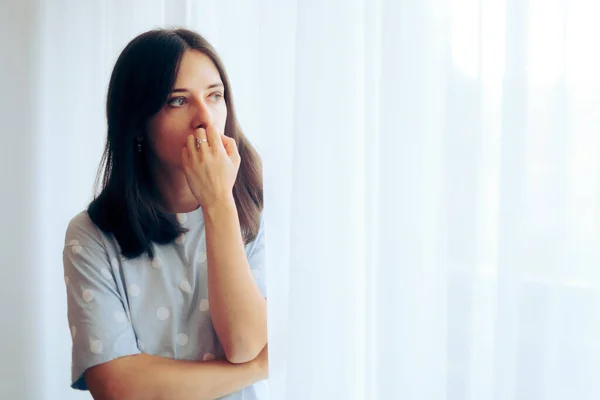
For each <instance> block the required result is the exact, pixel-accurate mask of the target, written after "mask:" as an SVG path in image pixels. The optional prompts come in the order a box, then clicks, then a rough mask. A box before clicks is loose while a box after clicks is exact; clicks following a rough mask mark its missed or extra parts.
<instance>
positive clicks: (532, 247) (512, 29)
mask: <svg viewBox="0 0 600 400" xmlns="http://www.w3.org/2000/svg"><path fill="white" fill-rule="evenodd" d="M343 4H344V5H343V6H342V3H339V4H338V5H337V7H335V6H333V5H332V4H331V3H326V4H323V3H322V2H319V1H307V2H302V6H300V5H298V14H297V24H298V25H297V36H296V41H295V45H296V48H297V51H296V75H295V76H296V81H295V82H296V86H295V102H294V125H293V130H292V131H291V133H289V132H290V131H285V130H284V132H283V133H282V135H286V133H288V135H287V141H285V145H284V146H281V147H285V148H286V149H287V148H290V149H292V150H291V152H292V155H293V156H292V157H291V158H290V160H291V161H289V162H288V164H286V165H287V166H288V167H286V168H277V169H276V168H274V166H275V165H276V163H275V162H274V160H275V156H274V155H273V152H272V151H267V153H266V156H267V160H268V161H270V163H269V164H267V167H266V172H267V173H268V174H270V175H269V177H270V179H268V180H267V183H270V184H275V183H279V182H286V184H287V185H290V186H291V189H290V190H288V191H287V195H288V200H287V202H284V203H286V204H290V209H289V210H286V211H287V212H288V214H287V215H288V217H287V218H288V219H284V221H286V224H285V226H284V227H283V231H284V232H285V234H286V235H280V232H276V233H275V234H274V233H272V235H271V237H270V243H271V245H273V241H277V240H280V238H281V237H282V236H285V237H286V238H287V239H288V240H289V242H288V244H289V247H288V250H287V251H288V253H287V254H286V257H284V259H286V260H289V262H283V263H279V262H273V263H271V268H272V269H273V268H280V267H281V265H284V266H287V265H289V267H290V268H289V291H288V293H289V295H288V299H289V304H288V305H287V308H285V309H282V310H279V309H278V310H277V313H274V314H275V315H273V314H272V319H273V320H274V321H281V320H283V319H284V317H285V316H287V317H288V318H287V326H286V329H285V334H284V335H282V337H283V339H282V341H283V342H284V343H285V346H283V347H284V348H285V349H286V353H285V356H282V359H281V360H279V359H278V357H279V354H280V353H277V351H278V350H277V349H278V347H275V346H274V349H275V350H274V352H273V358H275V359H276V360H275V361H276V362H278V361H281V362H282V363H283V364H285V366H286V370H285V371H286V372H285V373H284V374H283V375H284V377H285V379H286V381H285V382H286V383H285V384H284V385H282V388H283V389H282V390H283V391H282V392H280V393H279V392H278V394H279V395H280V397H279V398H286V399H321V398H323V399H324V398H343V399H452V400H459V399H472V400H487V399H490V400H492V399H494V400H506V399H536V400H537V399H597V398H599V397H600V387H599V384H598V379H597V377H598V373H599V372H600V370H599V367H600V341H599V339H598V338H599V337H600V312H599V311H598V306H599V305H600V290H599V283H600V279H599V278H600V272H599V270H598V267H597V265H598V261H599V257H598V256H599V249H600V234H599V233H600V232H599V222H600V219H599V211H600V208H599V204H600V202H599V200H600V199H599V197H598V196H599V186H598V182H599V179H598V178H599V172H600V168H599V167H600V165H599V164H598V160H599V157H598V155H599V151H600V137H599V122H600V79H599V78H598V76H599V75H598V73H597V71H599V70H600V69H599V67H600V57H599V55H600V52H599V51H598V49H597V47H596V46H595V43H594V40H593V38H594V37H598V34H599V33H600V28H598V21H597V18H596V17H597V15H598V13H597V12H598V11H599V6H597V5H595V3H592V2H584V1H534V0H530V1H521V0H507V1H499V0H481V1H476V0H473V1H471V0H460V1H458V0H457V1H453V2H450V1H420V2H416V1H392V0H390V1H384V0H382V1H379V2H371V1H368V2H366V1H350V2H348V1H345V2H344V3H343ZM307 21H310V23H308V22H307ZM280 140H281V141H282V142H284V139H280ZM269 149H270V148H269ZM290 164H291V165H290ZM290 182H291V183H290ZM274 190H275V189H273V188H271V189H270V192H267V193H271V192H272V191H274ZM267 199H268V200H270V202H273V200H272V199H271V198H270V197H267ZM270 220H271V221H272V222H271V223H272V224H279V223H280V221H281V220H282V219H281V218H273V217H271V219H270ZM273 221H275V222H273ZM277 226H279V225H277ZM274 230H275V231H276V229H274V228H272V229H271V232H273V231H274ZM273 236H275V239H273ZM271 249H272V247H271ZM273 251H280V250H279V246H275V249H273ZM271 282H273V281H271ZM276 282H277V281H276ZM273 300H274V299H272V301H273ZM273 307H274V306H273ZM279 312H281V314H279ZM276 362H274V363H273V365H276ZM278 372H279V370H276V371H275V374H277V373H278ZM275 376H277V375H275ZM279 382H280V380H279V379H277V380H276V382H275V383H277V384H278V383H279ZM278 389H279V388H278Z"/></svg>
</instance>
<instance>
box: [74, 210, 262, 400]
mask: <svg viewBox="0 0 600 400" xmlns="http://www.w3.org/2000/svg"><path fill="white" fill-rule="evenodd" d="M177 219H178V220H179V222H180V223H181V224H182V226H183V227H185V228H187V229H189V232H187V233H186V234H184V235H181V236H179V237H178V238H177V239H176V240H175V243H171V244H167V245H156V244H154V245H153V247H154V251H155V258H154V260H152V261H151V260H150V259H149V257H148V256H147V255H145V254H144V255H142V256H140V257H138V258H136V259H133V260H127V259H125V258H123V257H122V256H121V255H120V251H119V245H118V243H117V241H116V239H115V238H114V237H113V235H107V234H105V233H104V232H102V231H101V230H100V229H99V228H98V227H97V226H96V225H95V224H94V223H93V222H92V220H91V219H90V217H89V215H88V214H87V212H86V211H83V212H81V213H79V214H78V215H76V216H75V217H74V218H73V219H72V220H71V221H70V223H69V226H68V228H67V232H66V236H65V248H64V251H63V265H64V272H65V284H66V288H67V305H68V321H69V326H70V329H71V336H72V338H73V350H72V368H71V374H72V385H71V386H72V387H73V388H74V389H81V390H87V386H86V383H85V380H84V378H83V373H84V371H86V370H87V369H88V368H90V367H93V366H95V365H98V364H101V363H105V362H108V361H110V360H114V359H115V358H118V357H123V356H127V355H133V354H140V353H146V354H151V355H155V356H160V357H167V358H172V359H176V360H197V361H200V360H213V359H225V353H224V351H223V348H222V347H221V344H220V342H219V339H218V337H217V334H216V333H215V329H214V327H213V324H212V320H211V318H210V304H209V302H208V281H207V265H206V239H205V230H204V218H203V213H202V209H201V208H198V209H197V210H195V211H192V212H189V213H184V214H177ZM264 238H265V233H264V220H263V218H262V217H261V222H260V230H259V232H258V236H257V237H256V239H255V240H254V241H252V242H250V243H248V244H247V245H246V246H245V248H246V255H247V257H248V262H249V264H250V268H251V269H252V272H253V274H254V278H255V281H256V284H257V286H258V288H259V290H260V291H261V292H262V294H263V296H264V297H267V293H266V282H265V243H264ZM223 399H228V400H237V399H240V400H241V399H244V400H255V399H256V400H265V399H268V387H267V381H260V382H257V383H255V384H254V385H252V386H249V387H247V388H245V389H242V390H241V391H239V392H236V393H233V394H231V395H229V396H226V397H223Z"/></svg>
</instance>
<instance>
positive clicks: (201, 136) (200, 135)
mask: <svg viewBox="0 0 600 400" xmlns="http://www.w3.org/2000/svg"><path fill="white" fill-rule="evenodd" d="M194 143H195V147H196V149H197V150H198V151H199V152H202V151H203V150H202V147H210V144H209V143H208V139H207V138H206V129H205V128H198V129H196V141H195V142H194Z"/></svg>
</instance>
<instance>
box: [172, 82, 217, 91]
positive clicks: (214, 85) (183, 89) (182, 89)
mask: <svg viewBox="0 0 600 400" xmlns="http://www.w3.org/2000/svg"><path fill="white" fill-rule="evenodd" d="M218 87H220V88H225V86H223V84H222V83H221V82H217V83H213V84H212V85H208V86H207V87H206V90H210V89H214V88H218ZM180 92H188V93H190V92H191V90H190V89H187V88H177V89H173V90H172V91H171V93H180Z"/></svg>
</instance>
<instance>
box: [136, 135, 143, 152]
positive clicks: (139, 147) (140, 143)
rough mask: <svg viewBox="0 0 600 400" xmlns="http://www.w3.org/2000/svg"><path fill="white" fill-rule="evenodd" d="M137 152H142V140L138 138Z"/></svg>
mask: <svg viewBox="0 0 600 400" xmlns="http://www.w3.org/2000/svg"><path fill="white" fill-rule="evenodd" d="M137 151H138V153H141V152H142V139H141V138H137Z"/></svg>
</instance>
